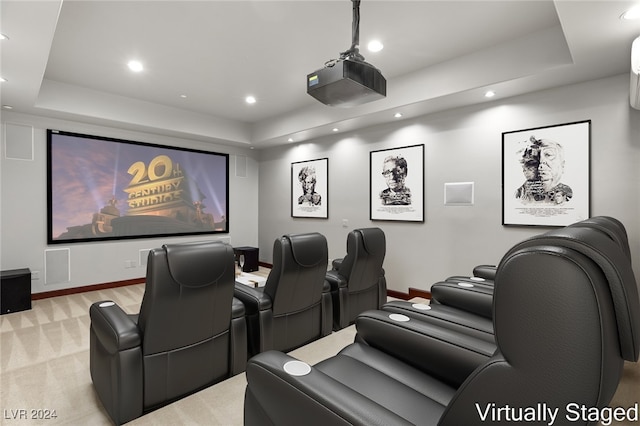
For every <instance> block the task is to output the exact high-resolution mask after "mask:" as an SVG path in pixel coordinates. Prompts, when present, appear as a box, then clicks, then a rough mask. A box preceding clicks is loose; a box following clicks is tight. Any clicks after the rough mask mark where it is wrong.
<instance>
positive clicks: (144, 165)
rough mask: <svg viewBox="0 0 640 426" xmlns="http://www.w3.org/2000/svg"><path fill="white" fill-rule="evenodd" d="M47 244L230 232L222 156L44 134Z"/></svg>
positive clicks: (226, 157)
mask: <svg viewBox="0 0 640 426" xmlns="http://www.w3.org/2000/svg"><path fill="white" fill-rule="evenodd" d="M47 188H48V193H47V206H48V215H47V219H48V220H47V225H48V226H47V228H48V231H47V242H48V244H57V243H65V244H66V243H73V242H87V241H105V240H119V239H131V238H149V237H166V236H180V235H200V234H217V233H227V232H229V215H228V213H229V208H228V206H229V155H228V154H219V153H214V152H207V151H199V150H193V149H185V148H176V147H167V146H161V145H155V144H149V143H142V142H135V141H128V140H121V139H112V138H105V137H100V136H92V135H82V134H77V133H69V132H63V131H58V130H51V129H49V130H47Z"/></svg>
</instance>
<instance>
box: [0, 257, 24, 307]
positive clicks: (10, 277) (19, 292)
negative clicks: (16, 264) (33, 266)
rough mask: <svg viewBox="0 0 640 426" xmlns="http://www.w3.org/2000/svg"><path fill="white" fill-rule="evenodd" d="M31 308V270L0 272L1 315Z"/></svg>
mask: <svg viewBox="0 0 640 426" xmlns="http://www.w3.org/2000/svg"><path fill="white" fill-rule="evenodd" d="M28 309H31V271H30V270H29V269H28V268H25V269H12V270H9V271H2V272H0V315H4V314H10V313H12V312H19V311H26V310H28Z"/></svg>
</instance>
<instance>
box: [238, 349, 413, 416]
mask: <svg viewBox="0 0 640 426" xmlns="http://www.w3.org/2000/svg"><path fill="white" fill-rule="evenodd" d="M291 361H294V362H296V363H300V361H297V360H296V359H295V358H293V357H291V356H289V355H286V354H284V353H282V352H276V351H267V352H263V353H261V354H258V355H256V356H254V357H253V358H251V359H250V360H249V362H248V364H247V372H246V375H247V383H248V386H247V391H246V393H245V401H244V424H245V426H252V425H260V426H262V425H264V424H266V423H267V422H270V423H271V424H306V425H329V424H330V425H383V424H385V425H391V424H392V425H409V424H411V423H409V422H407V421H406V420H405V419H403V418H402V417H400V416H398V415H397V414H395V413H393V412H392V411H390V410H388V409H386V408H384V407H382V406H381V405H379V404H377V403H376V402H374V401H372V400H370V399H369V398H366V397H365V396H363V395H362V394H360V393H358V392H356V391H354V390H353V389H351V388H349V387H347V386H345V385H343V384H342V383H340V382H338V381H337V380H335V379H333V378H332V377H330V376H328V375H326V374H324V373H323V372H321V371H319V370H318V369H316V368H314V367H309V369H308V370H309V372H308V374H305V375H301V376H295V375H291V374H289V373H287V372H286V371H285V368H284V366H285V364H287V363H288V362H291ZM300 365H302V366H303V367H304V363H301V364H300Z"/></svg>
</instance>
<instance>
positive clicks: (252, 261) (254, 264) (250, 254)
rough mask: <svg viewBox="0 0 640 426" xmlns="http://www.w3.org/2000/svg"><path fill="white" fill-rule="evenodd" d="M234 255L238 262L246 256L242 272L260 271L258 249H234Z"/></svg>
mask: <svg viewBox="0 0 640 426" xmlns="http://www.w3.org/2000/svg"><path fill="white" fill-rule="evenodd" d="M233 253H234V254H235V255H236V261H237V260H238V258H239V257H240V255H244V265H243V266H242V272H253V271H257V270H258V249H257V248H256V247H234V248H233Z"/></svg>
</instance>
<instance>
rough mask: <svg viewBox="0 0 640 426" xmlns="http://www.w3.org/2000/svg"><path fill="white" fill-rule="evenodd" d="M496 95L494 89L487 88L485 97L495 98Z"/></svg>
mask: <svg viewBox="0 0 640 426" xmlns="http://www.w3.org/2000/svg"><path fill="white" fill-rule="evenodd" d="M495 95H496V92H494V91H493V90H487V91H486V92H485V94H484V97H485V98H493V97H494V96H495Z"/></svg>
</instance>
